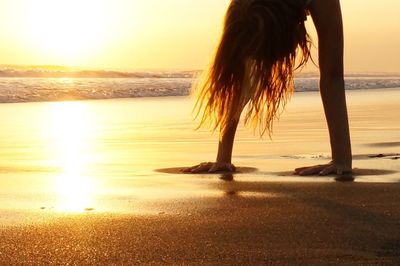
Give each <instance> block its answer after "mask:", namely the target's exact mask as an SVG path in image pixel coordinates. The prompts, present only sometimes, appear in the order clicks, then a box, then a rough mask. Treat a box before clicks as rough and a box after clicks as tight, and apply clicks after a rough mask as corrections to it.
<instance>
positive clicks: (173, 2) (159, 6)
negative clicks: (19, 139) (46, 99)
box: [0, 0, 400, 72]
mask: <svg viewBox="0 0 400 266" xmlns="http://www.w3.org/2000/svg"><path fill="white" fill-rule="evenodd" d="M228 4H229V0H1V1H0V24H1V27H0V64H24V65H68V66H79V67H90V68H106V69H201V68H203V67H204V66H205V65H206V64H207V62H208V61H209V58H210V55H211V54H212V52H213V50H214V47H215V44H216V42H217V40H218V38H219V34H220V31H221V27H222V21H223V16H224V12H225V10H226V7H227V6H228ZM342 8H343V15H344V21H345V32H346V70H347V71H377V72H400V52H399V50H398V48H399V47H400V16H399V15H398V12H399V10H400V1H399V0H379V1H376V0H342ZM309 26H310V29H312V24H310V25H309ZM311 32H312V34H313V35H314V39H316V37H315V34H314V32H313V30H311Z"/></svg>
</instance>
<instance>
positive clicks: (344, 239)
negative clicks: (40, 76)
mask: <svg viewBox="0 0 400 266" xmlns="http://www.w3.org/2000/svg"><path fill="white" fill-rule="evenodd" d="M398 99H400V89H389V90H364V91H363V90H360V91H350V92H349V93H348V105H349V114H350V127H351V134H352V140H353V153H354V162H353V166H354V175H353V177H354V178H355V182H336V181H335V176H327V177H321V176H309V177H299V176H295V175H293V170H294V169H295V168H296V167H301V166H306V165H315V164H322V163H327V162H329V160H330V156H329V139H328V133H327V129H326V122H325V120H324V114H323V109H322V105H321V100H320V98H319V95H318V93H298V94H296V95H295V96H294V98H293V100H292V102H291V103H290V104H289V105H288V107H287V110H286V111H285V113H284V114H283V115H282V116H281V119H280V120H279V121H277V122H276V126H275V132H274V135H273V138H272V140H270V139H268V138H264V139H259V138H258V137H257V136H254V134H253V132H252V131H251V130H248V129H246V128H244V127H243V126H240V127H239V129H238V134H237V140H236V143H235V147H234V157H233V162H234V164H235V165H236V166H237V167H239V168H238V169H239V173H236V174H233V175H227V174H226V173H217V174H200V175H194V174H182V173H181V169H182V168H183V167H186V166H191V165H194V164H198V163H200V162H204V161H212V160H213V159H214V158H215V154H216V148H217V141H218V135H217V134H214V135H212V134H210V133H209V132H208V131H207V130H200V131H195V130H193V128H195V125H196V124H195V123H193V122H192V120H191V115H190V112H191V107H192V101H191V100H190V99H188V98H186V97H170V98H154V99H149V98H145V99H117V100H100V101H80V102H59V103H55V102H54V103H25V104H1V105H0V123H1V125H2V130H1V131H0V265H48V264H53V265H60V264H62V265H66V264H72V265H132V264H155V265H160V264H175V265H176V264H178V265H180V264H185V265H186V264H189V265H199V264H214V265H221V264H233V265H244V264H250V265H258V264H262V265H265V264H271V265H276V264H283V265H295V264H296V265H299V264H300V265H332V264H340V265H396V264H397V265H398V261H400V222H399V221H400V207H399V202H400V174H399V172H400V161H399V158H400V123H399V117H400V105H399V104H398Z"/></svg>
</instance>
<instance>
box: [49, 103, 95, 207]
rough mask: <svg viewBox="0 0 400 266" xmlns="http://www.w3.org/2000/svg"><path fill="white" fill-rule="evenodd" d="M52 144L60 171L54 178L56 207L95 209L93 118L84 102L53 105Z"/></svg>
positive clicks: (50, 144)
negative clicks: (92, 164) (90, 169)
mask: <svg viewBox="0 0 400 266" xmlns="http://www.w3.org/2000/svg"><path fill="white" fill-rule="evenodd" d="M50 109H51V110H50V114H51V115H50V121H49V123H48V126H47V128H48V130H49V131H48V134H50V138H49V142H48V145H49V148H50V150H52V154H53V156H54V163H55V164H56V165H57V166H58V167H59V168H60V169H61V173H60V174H59V175H57V176H56V177H55V178H54V183H53V185H54V192H55V193H56V195H57V198H58V200H57V204H56V206H55V209H56V210H58V211H64V212H80V211H85V210H89V209H90V210H92V209H93V206H94V203H95V193H96V182H95V180H94V179H93V178H91V177H90V176H89V175H88V167H89V164H90V163H91V162H92V160H93V158H94V156H93V151H92V149H93V141H92V133H93V130H94V128H93V120H92V119H90V112H89V111H88V110H87V106H86V105H85V103H84V102H59V103H52V104H51V105H50Z"/></svg>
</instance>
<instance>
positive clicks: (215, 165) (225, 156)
mask: <svg viewBox="0 0 400 266" xmlns="http://www.w3.org/2000/svg"><path fill="white" fill-rule="evenodd" d="M238 123H239V119H232V120H231V123H230V125H229V127H228V128H227V129H226V130H225V131H223V132H221V133H220V140H219V145H218V154H217V159H216V161H215V162H205V163H201V164H199V165H195V166H193V167H190V168H187V169H185V170H184V172H188V173H202V172H209V173H213V172H218V171H230V172H235V171H236V168H235V166H234V165H233V164H232V150H233V143H234V141H235V135H236V129H237V126H238Z"/></svg>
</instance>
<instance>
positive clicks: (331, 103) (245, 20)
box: [185, 0, 352, 175]
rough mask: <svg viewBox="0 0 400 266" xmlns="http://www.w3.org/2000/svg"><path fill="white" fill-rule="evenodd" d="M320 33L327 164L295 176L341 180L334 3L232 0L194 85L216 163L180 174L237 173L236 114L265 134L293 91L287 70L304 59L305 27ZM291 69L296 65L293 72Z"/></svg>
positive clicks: (343, 130) (343, 162)
mask: <svg viewBox="0 0 400 266" xmlns="http://www.w3.org/2000/svg"><path fill="white" fill-rule="evenodd" d="M308 14H310V15H311V17H312V19H313V21H314V24H315V27H316V29H317V33H318V41H319V42H318V43H319V45H318V46H319V68H320V92H321V97H322V101H323V105H324V110H325V116H326V120H327V124H328V128H329V135H330V144H331V151H332V161H331V162H329V163H327V164H324V165H317V166H309V167H301V168H298V169H296V170H295V173H296V174H299V175H314V174H319V175H328V174H338V175H341V174H344V173H349V172H351V170H352V153H351V143H350V133H349V125H348V115H347V107H346V98H345V90H344V78H343V75H344V74H343V25H342V15H341V8H340V2H339V0H311V1H309V0H232V2H231V4H230V6H229V8H228V11H227V14H226V18H225V26H224V32H223V35H222V38H221V41H220V44H219V47H218V50H217V53H216V56H215V59H214V62H213V64H212V66H211V68H210V71H209V74H208V77H207V78H206V79H205V81H204V82H203V83H202V84H200V85H198V94H199V95H198V101H197V104H196V106H197V110H198V111H199V113H202V114H203V115H202V121H201V124H206V123H211V124H212V126H213V127H214V129H216V128H219V130H220V141H219V146H218V155H217V159H216V161H215V162H207V163H201V164H199V165H196V166H193V167H190V168H188V169H186V170H185V171H186V172H192V173H201V172H217V171H232V172H234V171H235V166H234V165H233V164H232V162H231V158H232V148H233V142H234V138H235V133H236V128H237V125H238V122H239V119H240V115H241V113H242V111H243V110H244V108H247V111H246V116H245V123H251V124H252V125H254V126H258V128H259V129H260V133H261V134H264V133H265V132H268V133H269V134H271V131H272V126H273V120H274V118H276V117H277V111H278V110H279V108H280V107H282V106H284V104H285V103H286V101H287V99H288V98H289V96H290V95H291V93H292V92H293V87H294V83H293V71H294V70H296V69H297V68H299V67H302V66H303V65H305V63H306V62H307V61H308V59H309V58H310V47H311V41H310V38H309V36H308V34H307V32H306V29H305V25H304V21H305V20H306V16H307V15H308ZM295 61H296V62H298V65H297V66H296V63H295Z"/></svg>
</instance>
